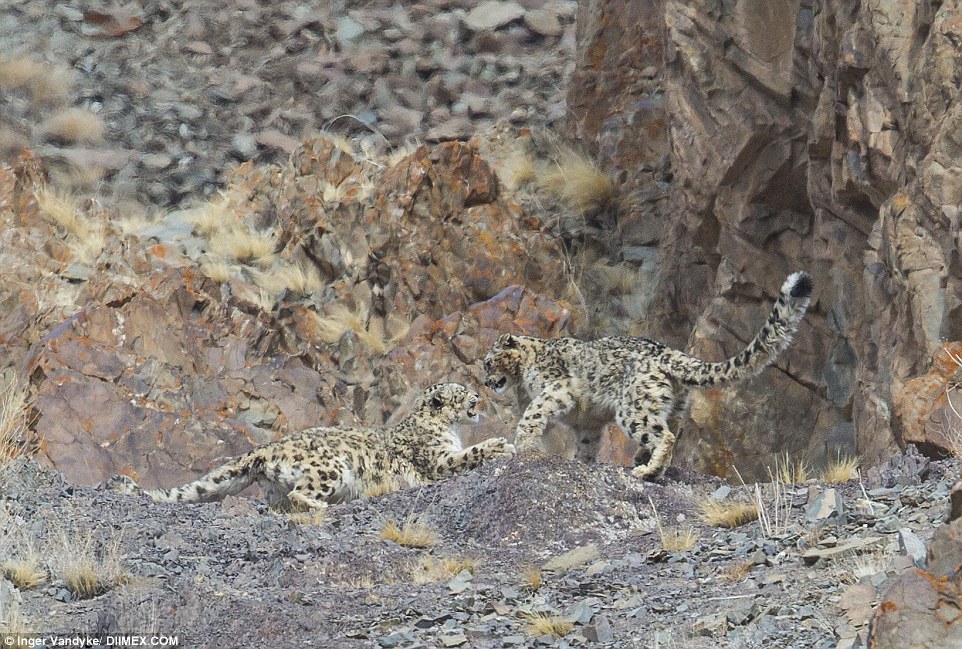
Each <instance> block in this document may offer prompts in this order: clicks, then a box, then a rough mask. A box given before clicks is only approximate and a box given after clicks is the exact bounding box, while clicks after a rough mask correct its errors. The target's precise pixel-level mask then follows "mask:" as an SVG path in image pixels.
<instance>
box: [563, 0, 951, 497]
mask: <svg viewBox="0 0 962 649" xmlns="http://www.w3.org/2000/svg"><path fill="white" fill-rule="evenodd" d="M763 5H764V6H763ZM799 6H800V5H799V4H798V3H797V2H792V1H790V0H785V1H784V2H782V1H779V2H777V3H775V5H772V4H771V3H764V2H760V1H755V0H752V1H749V2H739V3H735V4H733V5H732V6H731V8H730V9H725V10H722V11H721V12H719V11H717V7H716V6H715V5H712V4H711V3H707V2H701V1H700V0H696V1H695V2H694V3H660V2H656V3H650V2H641V1H640V0H636V1H630V2H625V3H607V2H599V1H589V2H582V3H579V5H578V32H577V33H578V45H577V56H578V60H577V69H576V71H575V74H574V76H573V78H572V83H571V87H570V89H569V95H568V96H569V102H568V103H569V108H570V110H571V116H572V117H571V120H570V121H569V124H568V126H569V130H570V132H571V133H572V134H573V135H574V136H575V137H577V139H579V140H580V141H582V142H586V143H588V144H589V146H590V148H591V149H592V150H593V151H596V152H597V155H598V159H599V160H601V161H602V163H603V164H604V165H608V166H610V167H617V168H621V169H631V170H637V169H639V168H640V169H641V171H640V173H635V172H634V171H633V172H632V173H630V174H627V177H626V178H625V179H624V181H623V182H622V183H621V186H620V188H619V193H620V194H622V195H623V196H625V207H624V209H623V214H626V216H625V217H624V218H622V219H621V221H620V223H619V224H618V228H619V232H618V234H619V235H620V240H621V241H623V242H624V244H625V245H644V246H652V247H658V248H659V250H660V253H661V257H660V261H659V262H658V263H659V268H660V272H659V273H658V274H657V278H656V279H655V281H654V282H653V284H652V285H651V289H652V294H653V296H654V299H653V300H652V302H651V303H650V306H649V307H648V312H647V314H646V316H645V320H646V322H648V323H651V324H650V331H649V334H650V335H652V337H654V338H657V339H659V340H662V341H663V342H666V343H669V344H671V345H673V346H678V347H683V348H687V349H689V350H690V351H691V352H693V353H694V354H695V355H697V356H699V357H702V358H706V359H709V360H718V359H721V358H724V357H725V356H727V355H729V354H732V353H734V352H735V351H736V350H738V349H739V348H740V347H741V346H742V345H744V344H745V343H746V342H747V341H748V340H749V339H750V338H751V336H752V334H753V333H754V332H755V331H757V329H758V327H759V325H760V324H761V320H762V319H763V318H764V314H765V312H766V310H767V308H768V306H767V304H768V303H769V301H770V300H771V298H772V297H773V295H774V293H775V291H776V290H777V288H778V286H779V285H780V284H781V282H782V280H783V278H784V277H785V275H787V274H788V273H789V272H791V271H794V270H797V269H808V270H811V271H813V272H814V275H815V286H816V289H815V301H814V304H813V307H812V309H811V310H810V312H809V315H808V316H807V317H806V319H805V321H804V322H803V323H802V326H801V329H800V332H799V335H798V338H797V340H796V341H795V343H794V344H793V346H792V347H791V348H790V349H789V350H788V351H787V353H786V354H785V355H783V356H782V358H780V359H779V360H778V362H777V363H776V365H777V369H775V370H766V371H765V372H763V373H762V374H761V375H760V376H759V377H758V378H757V379H754V381H753V382H752V383H749V384H747V385H743V386H739V387H736V388H734V389H726V390H724V391H720V392H707V393H702V394H701V395H696V397H695V402H694V403H693V408H692V411H691V413H692V415H691V418H690V419H688V420H687V421H686V422H683V425H682V428H683V429H688V430H686V431H685V434H684V435H683V436H682V438H681V441H680V442H679V445H678V448H677V449H676V452H675V457H676V458H678V459H679V460H681V461H694V462H695V463H696V464H697V465H698V466H700V467H701V468H703V469H707V470H710V471H715V472H724V473H727V472H728V471H730V468H729V467H730V465H731V464H732V462H733V460H735V459H736V458H737V461H738V465H739V469H740V470H741V472H742V475H743V476H744V477H746V479H748V476H752V477H753V478H762V479H763V478H765V474H766V472H765V467H766V465H768V466H770V465H772V464H773V463H774V459H775V455H776V454H777V453H778V452H784V451H786V450H788V451H789V452H790V453H792V454H798V455H801V456H805V457H807V458H808V459H809V460H811V461H814V462H816V463H818V462H822V461H825V460H827V459H828V456H829V455H832V456H834V454H835V453H836V451H837V450H841V451H842V452H847V453H850V454H855V453H857V454H859V455H861V456H862V457H863V458H864V459H865V460H866V461H867V463H868V464H875V463H877V462H879V461H881V460H883V459H884V458H885V457H887V456H888V455H889V454H891V452H892V451H893V450H894V449H895V448H896V447H898V446H904V444H905V443H906V441H907V440H906V439H904V438H903V431H906V432H907V433H908V434H910V435H912V436H913V437H912V439H917V440H919V441H921V440H922V439H925V440H927V442H923V444H924V443H931V446H930V447H929V448H932V449H934V448H935V447H936V446H938V445H941V444H940V442H938V440H934V439H932V431H931V430H926V431H923V430H921V428H920V425H919V417H920V416H922V417H923V418H924V416H925V415H924V414H923V413H926V414H927V413H930V412H931V410H928V411H926V409H925V404H924V397H923V396H921V395H922V393H923V392H924V391H925V390H923V388H924V387H925V386H922V385H918V384H914V385H912V386H911V389H909V390H908V391H906V386H907V384H908V383H909V382H910V381H912V380H913V379H915V378H917V377H919V376H921V375H924V373H925V372H926V371H928V365H929V359H930V358H931V357H932V356H933V355H934V354H935V353H936V352H937V350H938V349H939V347H940V346H941V345H942V344H943V342H944V341H945V340H949V341H957V340H960V339H962V328H960V324H959V323H962V318H960V313H962V311H960V309H962V267H959V265H958V264H954V263H953V262H952V261H951V260H952V259H955V258H957V257H958V255H959V249H960V247H962V240H960V237H959V234H958V232H959V227H958V224H959V210H958V205H959V203H960V200H962V183H960V182H959V181H958V178H959V177H960V176H962V174H960V172H959V163H958V156H953V155H952V153H951V152H950V149H951V147H950V146H948V145H947V143H948V142H950V141H952V139H953V137H954V136H951V135H948V134H949V133H955V132H958V130H959V127H960V120H962V113H960V112H959V111H958V110H957V102H958V98H957V97H955V96H954V95H953V96H951V97H946V96H945V95H943V94H942V93H940V92H938V91H937V90H936V89H937V88H941V87H943V84H945V83H947V82H948V80H949V79H950V78H953V76H952V75H957V74H958V68H959V63H958V57H957V56H956V55H955V54H954V53H952V52H950V50H951V49H952V48H950V47H948V46H947V45H946V44H945V43H944V42H942V40H941V39H940V38H939V37H938V36H937V34H941V33H943V32H944V31H945V30H949V31H951V30H952V29H954V27H952V26H951V25H954V23H953V20H954V17H953V16H954V14H953V12H952V11H951V10H948V9H946V8H945V7H942V6H940V7H939V8H936V9H932V10H931V11H927V12H923V13H922V14H918V15H915V14H913V16H914V18H912V19H908V18H905V17H904V16H903V14H901V13H900V10H894V9H893V10H892V11H891V12H889V11H888V10H885V11H883V14H884V15H885V19H876V18H875V17H873V16H870V15H869V14H868V13H865V12H858V11H856V12H854V13H853V10H854V8H855V7H856V4H855V3H852V2H848V1H845V2H839V3H835V4H832V5H830V6H826V7H825V8H824V10H820V11H819V12H816V13H815V14H814V15H810V14H809V13H808V12H807V10H805V9H804V8H802V9H799ZM769 17H770V18H769ZM803 19H804V20H803ZM638 34H642V37H641V38H640V39H639V38H638V36H637V35H638ZM839 53H841V56H839ZM649 68H654V69H655V70H656V71H660V74H655V75H654V76H652V75H651V74H650V73H648V74H642V72H643V71H645V70H646V69H649ZM746 79H748V80H749V81H748V82H746ZM926 90H932V91H933V94H931V95H926V94H925V91H926ZM669 134H670V138H671V147H670V148H669V147H668V146H667V143H668V136H669ZM661 160H664V161H665V162H660V161H661ZM658 181H662V182H663V183H665V184H664V185H663V186H664V190H663V191H664V194H663V196H664V197H665V200H662V201H660V202H659V201H657V200H654V198H655V197H654V195H653V194H652V193H650V191H649V188H650V187H652V186H654V184H655V183H656V182H658ZM642 223H644V224H647V228H642V227H640V225H639V224H642ZM631 239H634V241H630V240H631ZM920 383H921V382H920ZM926 389H927V388H926ZM906 392H907V394H906V396H905V397H904V399H902V401H903V402H902V405H901V406H900V407H898V408H895V407H893V405H894V403H893V402H894V401H895V398H896V397H895V395H901V394H903V393H906ZM914 395H918V396H914ZM900 398H901V397H900ZM945 414H946V413H945V412H944V411H943V412H941V413H938V415H937V416H938V417H941V418H942V423H943V424H944V423H950V422H947V421H946V417H945ZM926 450H928V448H927V449H926Z"/></svg>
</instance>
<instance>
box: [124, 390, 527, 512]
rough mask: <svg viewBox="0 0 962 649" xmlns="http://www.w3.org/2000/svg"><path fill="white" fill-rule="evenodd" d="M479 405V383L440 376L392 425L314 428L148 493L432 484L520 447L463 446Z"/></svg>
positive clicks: (497, 441)
mask: <svg viewBox="0 0 962 649" xmlns="http://www.w3.org/2000/svg"><path fill="white" fill-rule="evenodd" d="M477 405H478V394H477V393H476V392H475V391H474V390H470V389H468V388H466V387H464V386H463V385H459V384H457V383H439V384H436V385H432V386H431V387H429V388H428V389H427V390H425V392H424V394H422V395H421V396H420V397H419V398H418V401H417V402H416V404H415V406H414V409H413V411H412V412H411V414H410V415H408V416H407V417H406V418H405V419H404V420H402V421H401V422H400V423H399V424H398V425H397V426H394V427H392V428H383V429H367V428H353V427H334V428H309V429H307V430H303V431H301V432H299V433H295V434H294V435H291V436H290V437H288V438H286V439H282V440H278V441H276V442H272V443H270V444H265V445H264V446H261V447H259V448H256V449H254V450H253V451H251V452H250V453H247V454H246V455H242V456H241V457H239V458H236V459H233V460H231V461H229V462H227V463H226V464H224V465H222V466H220V467H218V468H216V469H214V470H213V471H211V472H210V473H208V474H207V475H205V476H203V477H201V478H199V479H197V480H195V481H194V482H191V483H189V484H186V485H184V486H182V487H175V488H173V489H151V490H146V493H147V495H148V496H150V497H151V498H153V499H154V500H157V501H161V502H209V501H214V500H220V499H222V498H224V497H225V496H228V495H235V494H238V493H240V492H241V491H243V490H244V489H246V488H247V487H248V486H250V485H251V484H253V483H254V482H255V481H257V482H259V483H261V486H262V487H263V488H264V489H265V492H266V493H267V496H268V500H269V501H270V502H272V503H274V502H278V501H281V502H283V499H284V498H286V499H287V500H288V501H289V502H290V503H291V504H292V505H294V506H295V507H298V508H310V509H320V508H324V507H326V505H327V504H328V503H336V502H344V501H348V500H353V499H355V498H357V497H359V496H360V495H361V494H363V493H364V492H365V491H367V490H369V489H376V488H377V487H378V486H380V485H384V484H391V483H399V484H401V485H402V486H415V485H419V484H425V483H428V482H432V481H434V480H437V479H439V478H441V477H443V476H447V475H451V474H454V473H457V472H459V471H467V470H470V469H474V468H476V467H478V466H480V465H481V463H482V462H485V461H487V460H491V459H494V458H499V457H506V456H510V455H513V454H514V447H513V446H512V445H511V444H508V442H507V441H506V440H505V439H504V438H501V437H497V438H492V439H486V440H484V441H482V442H481V443H479V444H475V445H474V446H470V447H468V448H466V449H465V448H462V447H461V438H460V436H459V435H458V433H457V432H456V431H455V430H454V428H453V426H454V424H456V423H458V422H460V421H467V420H472V421H477V418H478V416H477V414H476V412H475V408H476V407H477ZM109 486H110V487H111V488H113V489H114V490H116V491H123V492H131V491H135V490H136V489H137V487H136V485H135V484H134V483H133V482H132V481H131V480H130V479H129V478H125V477H124V476H117V477H116V478H113V479H111V482H110V485H109Z"/></svg>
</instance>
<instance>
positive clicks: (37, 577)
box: [0, 542, 47, 590]
mask: <svg viewBox="0 0 962 649" xmlns="http://www.w3.org/2000/svg"><path fill="white" fill-rule="evenodd" d="M40 564H41V556H40V553H39V552H38V551H37V549H36V548H35V546H34V545H33V543H32V542H27V543H26V544H24V545H23V546H22V547H21V548H19V549H18V550H17V551H16V554H15V556H13V557H12V558H10V559H7V560H6V561H4V562H3V565H2V566H0V572H2V573H3V575H4V576H5V577H6V578H7V579H9V580H10V581H11V582H13V585H14V586H16V587H17V588H19V589H20V590H28V589H30V588H33V587H34V586H36V585H37V584H39V583H40V582H42V581H43V580H44V579H45V578H46V576H47V574H46V572H45V571H44V569H43V568H42V567H41V565H40Z"/></svg>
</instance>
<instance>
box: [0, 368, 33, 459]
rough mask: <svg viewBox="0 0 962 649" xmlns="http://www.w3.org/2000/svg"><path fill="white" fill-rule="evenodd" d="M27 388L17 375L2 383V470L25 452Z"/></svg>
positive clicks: (0, 390) (0, 422)
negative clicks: (23, 442)
mask: <svg viewBox="0 0 962 649" xmlns="http://www.w3.org/2000/svg"><path fill="white" fill-rule="evenodd" d="M26 403H27V386H26V383H25V382H24V381H23V380H21V379H20V378H19V377H18V376H17V375H13V374H11V375H8V376H6V377H4V378H3V380H2V381H0V469H2V468H4V467H5V466H6V465H7V464H8V463H9V462H10V461H11V460H13V459H14V458H16V457H18V456H19V455H20V454H21V453H22V452H23V444H22V440H23V438H24V436H25V435H26V433H27V410H26Z"/></svg>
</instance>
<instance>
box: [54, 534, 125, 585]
mask: <svg viewBox="0 0 962 649" xmlns="http://www.w3.org/2000/svg"><path fill="white" fill-rule="evenodd" d="M55 545H56V547H55V548H54V550H53V554H52V556H51V557H50V560H49V562H50V567H51V571H52V572H53V573H54V574H56V575H57V576H59V577H60V578H61V579H62V580H63V583H64V585H65V586H66V588H67V590H69V591H70V592H71V593H73V594H74V596H76V597H77V598H78V599H89V598H91V597H96V596H97V595H100V594H102V593H105V592H107V591H108V590H110V589H111V588H113V587H114V586H116V585H118V584H121V583H124V582H126V580H127V575H126V573H125V572H124V570H123V565H122V556H121V552H120V537H119V536H113V537H111V538H110V539H109V540H108V541H107V543H105V544H100V547H99V548H98V544H97V543H96V541H95V540H94V536H93V533H92V532H85V533H78V534H69V533H68V532H66V531H64V530H62V531H61V532H60V534H59V537H58V540H57V542H56V543H55Z"/></svg>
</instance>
